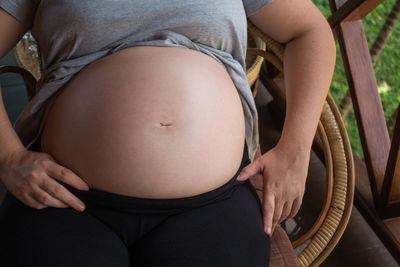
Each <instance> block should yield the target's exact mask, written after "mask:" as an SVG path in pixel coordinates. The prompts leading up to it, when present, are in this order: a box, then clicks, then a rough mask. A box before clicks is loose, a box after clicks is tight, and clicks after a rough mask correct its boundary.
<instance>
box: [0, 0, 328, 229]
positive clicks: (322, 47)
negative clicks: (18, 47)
mask: <svg viewBox="0 0 400 267" xmlns="http://www.w3.org/2000/svg"><path fill="white" fill-rule="evenodd" d="M249 19H250V20H251V21H252V22H253V23H254V24H255V25H257V26H258V27H259V28H260V29H261V30H262V31H264V32H265V33H266V34H268V35H269V36H271V37H272V38H274V39H275V40H277V41H279V42H281V43H284V44H286V48H285V55H284V73H285V85H286V98H287V105H286V118H285V123H284V127H283V132H282V136H281V138H280V140H279V142H278V144H277V145H276V146H275V147H274V148H272V149H271V150H269V151H268V152H267V153H265V154H264V155H261V156H259V157H258V158H257V159H256V160H254V162H252V163H251V164H249V165H248V166H246V167H245V168H244V169H243V170H242V172H241V176H240V177H239V178H238V180H246V179H248V178H250V177H252V176H255V175H261V176H262V179H263V182H264V183H263V187H264V193H263V194H264V195H263V221H264V227H265V232H266V233H267V234H271V233H272V232H273V229H274V226H275V225H276V224H277V223H279V222H281V221H282V220H285V219H290V218H292V217H293V216H295V215H296V213H297V212H298V210H299V208H300V205H301V201H302V198H303V194H304V188H305V181H306V177H307V171H308V164H309V157H310V150H311V144H312V140H313V138H314V136H315V132H316V128H317V124H318V120H319V117H320V114H321V111H322V106H323V103H324V100H325V98H326V95H327V92H328V90H329V85H330V83H331V79H332V74H333V69H334V63H335V44H334V39H333V35H332V31H331V29H330V27H329V25H328V23H327V22H326V19H325V18H324V17H323V15H322V14H321V13H320V12H319V10H318V9H317V8H316V7H315V6H314V4H313V3H312V2H311V1H309V0H296V1H292V0H274V1H273V2H272V3H270V4H268V5H267V6H265V7H264V8H262V9H261V10H259V11H258V12H257V13H256V14H254V15H252V16H251V17H250V18H249ZM26 30H27V29H26V28H24V26H23V25H22V24H21V23H20V22H18V21H17V20H16V19H14V18H13V17H12V16H10V15H9V14H7V13H6V12H5V11H3V10H2V9H1V8H0V36H1V40H2V42H1V43H0V57H3V56H4V55H5V54H6V53H7V52H8V51H10V49H11V48H12V47H13V46H14V45H15V44H16V43H17V41H18V40H19V39H20V38H21V37H22V35H23V34H24V33H25V32H26ZM0 94H1V90H0ZM0 102H1V103H0V147H1V148H2V149H1V151H0V173H1V177H0V179H1V180H2V182H3V183H4V184H5V185H6V187H7V188H8V189H9V190H10V191H11V193H13V194H14V195H15V196H16V197H17V198H19V199H20V200H21V201H22V202H23V203H25V204H26V205H28V206H31V207H33V208H36V209H42V208H45V207H49V206H51V207H59V208H64V207H68V206H69V207H73V208H75V209H76V210H78V211H82V210H84V204H83V203H82V202H81V201H80V200H79V199H78V198H76V197H75V196H74V195H72V194H71V193H69V192H68V191H67V190H66V189H65V188H64V187H62V186H61V185H59V184H58V183H56V182H55V181H54V180H53V179H57V180H60V181H63V182H65V183H67V184H70V185H71V186H73V187H75V188H78V189H81V190H87V189H88V186H87V184H86V183H85V182H84V181H83V180H82V179H81V178H80V177H79V176H77V175H76V174H75V173H73V172H72V171H71V170H69V169H67V168H65V167H63V166H61V165H59V164H58V163H57V162H56V161H55V160H54V159H53V158H52V156H51V155H49V154H47V153H43V152H31V151H28V150H26V149H25V148H24V147H23V145H22V143H21V141H20V140H19V138H18V136H17V135H16V133H15V131H14V129H13V128H12V125H11V124H10V122H9V120H8V117H7V114H6V112H5V109H4V105H3V102H2V98H1V97H0ZM50 177H51V178H53V179H51V178H50Z"/></svg>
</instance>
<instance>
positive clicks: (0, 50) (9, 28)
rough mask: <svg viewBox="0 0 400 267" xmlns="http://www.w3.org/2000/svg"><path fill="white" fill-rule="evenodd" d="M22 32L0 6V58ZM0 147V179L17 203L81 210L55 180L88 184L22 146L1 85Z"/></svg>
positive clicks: (79, 185) (81, 185)
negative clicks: (5, 102)
mask: <svg viewBox="0 0 400 267" xmlns="http://www.w3.org/2000/svg"><path fill="white" fill-rule="evenodd" d="M26 31H27V29H26V28H25V26H24V25H23V24H22V23H20V22H19V21H18V20H16V19H15V18H14V17H13V16H11V15H10V14H8V13H7V12H6V11H4V10H3V9H2V8H0V40H1V42H0V58H1V57H3V56H4V55H5V54H6V53H7V52H9V51H10V50H11V48H12V47H14V46H15V44H16V43H17V42H18V40H20V39H21V37H22V35H23V34H24V33H25V32H26ZM0 148H1V149H0V180H1V181H2V182H3V183H4V185H5V186H6V187H7V189H8V190H9V191H10V192H11V193H12V194H13V195H14V196H15V197H16V198H18V199H19V200H20V201H21V202H23V203H24V204H26V205H28V206H30V207H32V208H35V209H43V208H46V207H58V208H66V207H73V208H75V209H76V210H78V211H82V210H84V209H85V205H84V203H83V202H82V201H80V200H79V199H78V198H77V197H76V196H74V195H73V194H72V193H71V192H69V191H68V190H67V189H66V188H65V187H63V186H62V185H61V184H60V183H57V182H56V181H55V179H57V180H60V181H62V182H64V183H67V184H70V185H72V186H73V187H75V188H78V189H80V190H88V189H89V188H88V185H87V184H86V183H85V182H84V181H83V180H82V179H81V178H80V177H79V176H77V175H76V174H75V173H73V172H72V171H71V170H69V169H67V168H65V167H63V166H61V165H59V164H58V163H57V162H56V161H55V160H54V158H53V157H52V156H51V155H50V154H48V153H45V152H33V151H29V150H27V149H25V147H24V146H23V144H22V143H21V140H20V139H19V138H18V135H17V133H16V132H15V131H14V129H13V127H12V125H11V123H10V121H9V119H8V116H7V113H6V110H5V108H4V103H3V98H2V95H1V88H0Z"/></svg>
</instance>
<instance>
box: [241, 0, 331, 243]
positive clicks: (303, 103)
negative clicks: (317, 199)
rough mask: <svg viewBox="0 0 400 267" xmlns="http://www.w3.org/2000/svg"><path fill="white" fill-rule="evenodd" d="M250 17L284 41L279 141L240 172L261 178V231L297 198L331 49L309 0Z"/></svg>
mask: <svg viewBox="0 0 400 267" xmlns="http://www.w3.org/2000/svg"><path fill="white" fill-rule="evenodd" d="M250 20H251V21H252V22H253V23H254V24H255V25H256V26H257V27H259V28H260V29H261V30H262V31H263V32H265V33H266V34H268V35H269V36H271V37H272V38H273V39H275V40H277V41H278V42H281V43H284V44H285V45H286V46H285V51H284V60H283V63H284V73H285V75H284V77H285V90H286V101H287V102H286V117H285V122H284V126H283V131H282V135H281V138H280V140H279V141H278V144H277V145H276V146H275V147H274V148H272V149H271V150H269V151H268V152H266V153H265V154H263V155H261V156H260V157H258V158H257V159H256V160H254V161H253V162H252V163H251V164H249V165H247V166H246V167H245V168H243V170H242V171H241V173H240V175H239V178H238V180H239V181H241V180H246V179H248V178H250V177H251V176H254V175H262V179H263V189H264V192H263V221H264V230H265V232H266V233H267V234H269V235H270V234H272V232H273V230H274V227H275V226H276V224H278V223H280V222H282V221H283V220H287V219H291V218H293V217H294V216H295V215H296V214H297V212H298V210H299V209H300V205H301V202H302V198H303V195H304V189H305V182H306V178H307V172H308V164H309V160H310V152H311V145H312V141H313V139H314V136H315V132H316V129H317V125H318V121H319V118H320V115H321V112H322V107H323V103H324V101H325V99H326V96H327V93H328V90H329V86H330V83H331V79H332V75H333V70H334V65H335V59H336V50H335V42H334V38H333V34H332V31H331V28H330V26H329V24H328V23H327V21H326V19H325V18H324V17H323V15H322V14H321V13H320V11H319V10H318V8H317V7H316V6H315V5H314V4H313V3H312V2H311V1H309V0H296V1H292V0H274V1H273V2H272V3H270V4H269V5H267V6H265V7H264V8H263V9H261V10H259V12H257V13H256V14H254V15H252V16H251V17H250Z"/></svg>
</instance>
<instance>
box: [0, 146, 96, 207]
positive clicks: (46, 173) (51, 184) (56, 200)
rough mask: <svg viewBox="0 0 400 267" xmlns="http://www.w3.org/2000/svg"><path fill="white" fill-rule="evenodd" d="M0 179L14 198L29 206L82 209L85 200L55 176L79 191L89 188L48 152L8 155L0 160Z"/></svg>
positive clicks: (20, 151) (21, 152)
mask: <svg viewBox="0 0 400 267" xmlns="http://www.w3.org/2000/svg"><path fill="white" fill-rule="evenodd" d="M0 179H1V181H2V182H3V183H4V185H5V186H6V187H7V189H8V190H9V191H10V192H11V193H12V194H13V195H14V196H15V197H16V198H18V199H19V200H20V201H21V202H23V203H24V204H26V205H28V206H30V207H32V208H35V209H43V208H46V207H56V208H67V207H72V208H74V209H76V210H77V211H83V210H84V209H85V205H84V203H83V202H82V201H81V200H79V199H78V198H77V197H76V196H74V195H73V194H72V193H71V192H69V191H68V190H67V189H66V188H65V187H64V186H62V185H61V184H60V183H58V182H57V181H56V180H55V179H57V180H60V181H62V182H63V183H66V184H69V185H71V186H73V187H75V188H77V189H79V190H88V189H89V186H88V185H87V184H86V183H85V182H84V181H83V180H82V178H80V177H79V176H77V175H76V174H75V173H74V172H73V171H71V170H69V169H67V168H65V167H63V166H61V165H59V164H58V163H57V162H56V161H55V160H54V158H53V157H52V156H51V155H50V154H48V153H45V152H34V151H30V150H26V149H23V150H19V151H16V152H14V153H12V154H10V155H9V156H8V157H7V158H6V159H5V160H2V162H0Z"/></svg>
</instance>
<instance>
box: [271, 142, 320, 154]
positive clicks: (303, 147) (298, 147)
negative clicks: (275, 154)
mask: <svg viewBox="0 0 400 267" xmlns="http://www.w3.org/2000/svg"><path fill="white" fill-rule="evenodd" d="M311 146H312V143H311V144H309V143H306V142H302V141H301V140H293V139H292V140H290V141H289V140H287V139H284V138H281V139H279V141H278V144H277V145H276V148H277V149H279V150H282V151H287V152H289V153H290V154H293V155H295V154H301V155H304V154H310V152H311Z"/></svg>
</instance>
